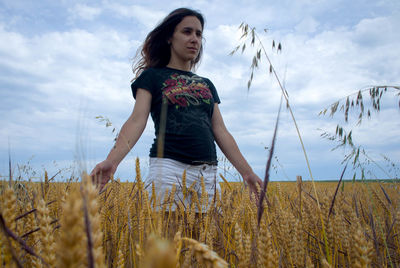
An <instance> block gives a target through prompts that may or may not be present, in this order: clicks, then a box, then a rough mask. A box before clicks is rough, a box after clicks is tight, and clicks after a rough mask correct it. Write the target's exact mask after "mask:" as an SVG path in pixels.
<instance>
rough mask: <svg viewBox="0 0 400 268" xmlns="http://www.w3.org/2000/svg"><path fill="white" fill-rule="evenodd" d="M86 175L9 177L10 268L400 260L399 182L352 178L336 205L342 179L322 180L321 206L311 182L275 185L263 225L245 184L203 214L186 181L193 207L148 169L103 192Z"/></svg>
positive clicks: (2, 248)
mask: <svg viewBox="0 0 400 268" xmlns="http://www.w3.org/2000/svg"><path fill="white" fill-rule="evenodd" d="M82 177H83V179H82V180H83V182H82V183H55V182H48V180H46V179H44V183H42V184H41V183H32V182H29V183H28V182H27V183H14V184H13V185H12V187H9V186H8V182H1V185H0V193H1V195H0V212H1V219H2V222H3V223H2V225H1V226H2V232H1V233H0V260H1V263H0V267H13V266H17V267H54V265H56V267H105V266H107V267H228V266H229V267H398V266H399V265H400V241H399V235H398V234H399V232H400V223H399V222H400V219H399V217H400V207H399V206H400V196H399V194H398V193H399V190H400V189H399V188H400V186H399V185H398V184H397V183H385V184H381V185H379V184H378V183H361V182H359V183H355V184H352V183H347V182H346V184H345V186H344V190H339V192H338V194H337V195H336V198H335V202H334V204H333V208H332V209H331V205H332V200H333V196H334V193H335V188H336V187H335V186H336V184H335V183H322V182H321V183H317V184H316V187H317V194H318V198H319V200H320V205H321V212H319V209H318V207H317V203H316V201H315V200H316V197H315V196H314V190H313V188H312V186H311V184H310V183H309V182H302V181H301V180H298V181H297V183H292V182H290V183H289V182H287V183H282V182H280V183H278V182H271V183H270V185H269V188H268V192H267V199H266V200H265V212H264V214H263V215H262V220H261V224H260V227H258V225H257V206H256V204H255V202H254V200H250V198H249V196H248V191H247V189H244V188H243V187H242V185H241V184H237V183H231V184H230V185H227V184H226V183H225V182H223V183H222V185H221V186H222V192H221V193H218V196H217V198H216V202H215V204H208V210H207V213H200V211H201V212H204V209H205V207H206V204H205V203H206V202H207V200H208V198H206V196H205V195H201V196H197V194H195V192H194V191H192V190H191V188H190V186H189V187H188V188H186V185H185V184H184V183H183V185H184V189H185V190H184V196H185V198H188V200H186V201H187V202H188V204H189V205H186V203H185V205H184V204H180V203H177V204H175V205H176V207H177V209H176V210H175V211H171V210H170V209H168V208H169V207H170V206H171V204H170V201H172V200H174V198H173V196H174V195H175V193H176V191H178V190H180V189H179V188H178V187H182V186H177V188H175V189H172V190H171V191H168V192H167V193H166V194H165V196H158V197H156V198H154V197H152V198H149V194H148V192H147V190H145V189H144V184H143V182H142V181H141V180H140V174H139V172H138V176H137V178H136V181H135V182H134V183H121V182H120V181H118V180H112V181H111V182H110V183H109V184H108V186H107V188H106V190H105V191H104V192H103V193H101V194H100V195H98V194H97V192H96V189H95V188H94V186H93V185H92V184H91V181H90V180H88V179H87V177H86V176H85V175H83V176H82ZM199 183H200V182H199ZM148 189H149V191H152V188H151V187H149V188H148ZM189 198H190V200H189ZM330 211H331V212H330ZM320 213H322V217H320ZM321 218H322V219H323V221H324V223H323V224H324V226H325V232H326V237H327V239H326V242H325V240H324V235H323V233H322V223H321ZM325 243H327V244H325ZM326 248H328V249H329V250H328V254H326V250H325V249H326ZM54 263H56V264H54Z"/></svg>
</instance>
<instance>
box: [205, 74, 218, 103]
mask: <svg viewBox="0 0 400 268" xmlns="http://www.w3.org/2000/svg"><path fill="white" fill-rule="evenodd" d="M206 81H207V84H208V85H209V88H210V90H211V94H212V96H213V98H214V102H215V103H218V104H219V103H221V100H220V99H219V96H218V92H217V89H216V88H215V86H214V84H213V83H212V82H211V81H210V79H208V78H206Z"/></svg>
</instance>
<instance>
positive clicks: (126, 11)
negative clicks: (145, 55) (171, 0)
mask: <svg viewBox="0 0 400 268" xmlns="http://www.w3.org/2000/svg"><path fill="white" fill-rule="evenodd" d="M105 7H106V8H107V9H109V10H111V11H113V12H116V14H117V15H120V16H123V17H127V18H134V19H136V20H138V21H139V22H140V23H142V24H143V25H144V26H145V27H146V28H148V30H149V31H150V29H151V28H153V27H155V26H156V25H157V24H158V23H159V22H160V21H161V18H163V17H164V16H166V13H165V12H163V11H158V10H155V8H154V6H152V7H144V6H142V5H129V6H126V5H121V4H118V3H114V2H113V3H108V4H107V5H105Z"/></svg>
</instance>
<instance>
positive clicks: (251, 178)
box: [243, 173, 262, 200]
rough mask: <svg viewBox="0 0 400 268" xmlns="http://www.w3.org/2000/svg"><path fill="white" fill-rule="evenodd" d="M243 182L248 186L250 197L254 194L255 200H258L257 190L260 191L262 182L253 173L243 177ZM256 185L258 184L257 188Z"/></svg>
mask: <svg viewBox="0 0 400 268" xmlns="http://www.w3.org/2000/svg"><path fill="white" fill-rule="evenodd" d="M243 180H244V181H245V182H246V183H247V185H248V186H249V190H250V197H251V196H252V194H254V195H255V197H256V199H257V200H258V197H259V195H258V191H257V188H258V189H261V186H262V180H261V179H260V178H259V177H258V176H257V175H256V174H255V173H250V174H248V175H245V176H243ZM257 184H258V187H257Z"/></svg>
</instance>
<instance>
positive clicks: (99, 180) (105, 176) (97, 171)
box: [90, 159, 117, 192]
mask: <svg viewBox="0 0 400 268" xmlns="http://www.w3.org/2000/svg"><path fill="white" fill-rule="evenodd" d="M116 170H117V166H116V165H114V164H113V163H112V162H111V161H109V160H107V159H106V160H104V161H103V162H100V163H98V164H97V165H96V166H95V168H94V169H93V170H92V172H91V173H90V176H91V177H92V180H93V182H94V184H95V185H96V186H97V187H99V191H100V192H101V190H103V188H104V186H105V185H106V184H107V182H108V181H109V180H110V178H111V176H112V175H114V173H115V171H116Z"/></svg>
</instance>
